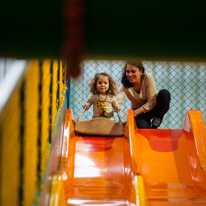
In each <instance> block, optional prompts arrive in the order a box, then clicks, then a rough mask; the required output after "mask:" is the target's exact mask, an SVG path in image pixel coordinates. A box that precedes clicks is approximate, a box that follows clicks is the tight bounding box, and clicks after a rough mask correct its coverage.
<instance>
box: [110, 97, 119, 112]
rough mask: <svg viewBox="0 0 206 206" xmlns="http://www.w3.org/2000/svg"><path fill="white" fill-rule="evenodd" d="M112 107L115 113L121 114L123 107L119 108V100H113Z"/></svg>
mask: <svg viewBox="0 0 206 206" xmlns="http://www.w3.org/2000/svg"><path fill="white" fill-rule="evenodd" d="M112 106H113V108H114V111H115V112H120V110H121V106H119V104H118V103H117V99H116V98H115V97H114V98H113V101H112Z"/></svg>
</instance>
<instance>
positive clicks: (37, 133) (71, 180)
mask: <svg viewBox="0 0 206 206" xmlns="http://www.w3.org/2000/svg"><path fill="white" fill-rule="evenodd" d="M205 18H206V13H205V6H204V2H200V1H199V2H198V1H195V2H192V1H186V0H184V1H177V0H176V1H172V2H165V1H164V2H163V1H162V2H161V1H160V2H154V1H136V0H131V1H128V2H125V1H122V0H118V1H117V0H116V1H115V0H113V1H102V2H99V1H96V0H89V1H83V0H52V1H51V0H44V1H42V0H36V1H33V2H30V1H26V0H22V1H15V0H10V1H3V2H1V12H0V19H1V32H0V69H1V68H3V70H0V74H1V73H4V72H1V71H4V68H7V67H12V68H13V69H11V70H10V72H9V74H8V75H7V77H3V78H2V79H1V75H0V205H3V206H31V205H32V206H39V205H40V206H47V205H49V206H69V205H71V206H72V205H73V206H74V205H87V206H89V205H104V206H105V205H114V206H120V205H121V206H123V205H131V206H134V205H136V206H205V205H206V129H205V125H204V121H203V117H202V113H201V112H200V110H188V111H187V114H186V116H185V120H184V124H183V125H182V126H181V127H182V128H180V129H157V130H141V129H138V128H136V126H135V123H134V117H133V112H132V111H131V110H128V111H126V116H127V117H126V120H127V124H126V125H125V127H124V135H123V136H121V137H116V136H115V137H112V136H110V137H108V136H98V135H97V136H86V135H81V136H80V135H77V134H76V133H75V131H74V126H75V120H74V117H73V112H74V111H73V110H72V109H71V108H70V107H69V106H68V105H67V101H70V100H71V99H69V100H68V99H67V96H66V91H68V90H70V86H71V85H70V84H67V83H68V82H67V81H69V79H70V77H73V78H77V77H78V76H79V75H80V73H81V71H82V70H81V67H80V63H81V61H83V60H94V59H96V60H97V59H100V60H102V59H104V60H122V59H125V58H131V59H134V58H137V57H138V58H141V59H144V60H149V61H150V60H151V61H168V62H169V61H181V62H184V61H192V62H204V63H205V59H206V38H205V36H206V30H205V28H206V26H205ZM2 62H3V63H2ZM2 65H3V66H2ZM192 67H193V65H192ZM200 67H201V68H202V70H201V69H200ZM185 68H186V70H187V65H186V67H185ZM205 68H206V67H205V66H204V65H203V66H202V65H201V66H198V67H197V69H196V68H195V69H196V71H197V73H198V72H199V73H201V74H202V76H201V75H200V77H199V79H198V82H200V81H201V80H202V82H201V83H202V85H203V84H204V85H205V80H204V79H205V73H204V72H203V70H204V71H205ZM175 69H177V65H173V66H172V71H175ZM17 70H18V71H19V73H18V75H16V73H15V72H14V71H17ZM183 70H184V69H183V66H182V65H180V68H179V70H176V73H175V74H174V76H176V77H178V75H179V76H183ZM164 71H165V70H164ZM194 73H195V72H193V73H192V74H194ZM192 74H189V75H188V76H189V77H190V78H191V79H192V80H191V81H188V80H190V79H189V77H188V76H186V79H187V81H185V84H190V83H191V82H192V81H193V76H192ZM66 75H67V78H66ZM165 75H167V72H165ZM163 78H164V77H163ZM5 82H7V84H5ZM172 84H173V82H172ZM170 86H171V85H170ZM175 86H176V87H175V89H177V90H178V89H179V88H181V87H184V82H179V83H178V84H177V85H175ZM191 87H193V89H194V91H193V93H194V94H195V95H194V96H193V97H194V98H193V99H194V102H195V101H199V99H198V98H202V96H203V98H202V99H203V101H202V102H201V104H202V105H203V107H205V96H206V95H205V91H206V90H205V89H204V88H203V90H201V91H200V92H199V93H197V91H196V88H197V87H198V84H197V85H196V86H193V85H192V86H191ZM172 89H173V88H172ZM178 91H179V90H178ZM184 92H185V93H186V94H190V93H189V92H187V90H185V91H184ZM83 93H84V91H83V92H82V94H83ZM193 93H192V94H191V95H193ZM200 94H201V95H202V96H201V95H200ZM80 95H81V94H80ZM177 95H179V93H177ZM200 96H201V97H200ZM185 98H186V99H187V96H186V97H185ZM184 101H185V100H181V102H180V103H181V104H180V105H179V107H178V109H179V110H178V112H179V113H181V115H184V114H183V113H182V110H183V109H184ZM199 102H200V101H199ZM204 111H205V109H204ZM204 115H205V112H204ZM173 121H174V119H173Z"/></svg>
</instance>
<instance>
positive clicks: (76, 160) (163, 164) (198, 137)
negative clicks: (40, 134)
mask: <svg viewBox="0 0 206 206" xmlns="http://www.w3.org/2000/svg"><path fill="white" fill-rule="evenodd" d="M127 118H128V119H127V120H128V121H127V124H126V125H125V128H124V137H89V136H76V135H75V132H74V124H75V123H74V121H73V119H72V111H71V110H69V109H68V110H66V112H65V125H64V141H63V150H62V158H61V168H60V170H61V172H60V174H58V175H54V177H53V183H52V189H51V194H50V205H63V206H64V205H65V206H66V205H73V206H74V205H87V206H88V205H104V206H106V205H114V206H124V205H130V206H133V205H140V206H145V205H148V206H166V205H174V206H176V205H177V206H179V205H183V206H203V205H204V206H205V205H206V130H205V126H204V122H203V118H202V114H201V112H200V111H188V113H187V115H186V118H185V123H184V125H183V128H182V129H150V130H149V129H137V128H136V127H135V123H134V116H133V111H132V110H128V117H127Z"/></svg>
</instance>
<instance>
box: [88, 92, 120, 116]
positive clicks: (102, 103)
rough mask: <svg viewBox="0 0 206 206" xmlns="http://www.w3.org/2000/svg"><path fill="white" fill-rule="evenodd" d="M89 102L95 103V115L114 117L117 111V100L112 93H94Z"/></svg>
mask: <svg viewBox="0 0 206 206" xmlns="http://www.w3.org/2000/svg"><path fill="white" fill-rule="evenodd" d="M87 103H89V104H90V106H91V105H92V104H93V117H107V118H110V117H113V116H114V111H117V107H118V104H117V100H116V98H115V96H113V95H111V94H107V95H98V94H92V95H91V97H90V98H89V99H88V101H87Z"/></svg>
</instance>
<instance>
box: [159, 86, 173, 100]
mask: <svg viewBox="0 0 206 206" xmlns="http://www.w3.org/2000/svg"><path fill="white" fill-rule="evenodd" d="M158 98H159V99H161V100H163V101H166V102H170V99H171V95H170V92H169V91H168V90H166V89H162V90H160V91H159V93H158Z"/></svg>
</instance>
